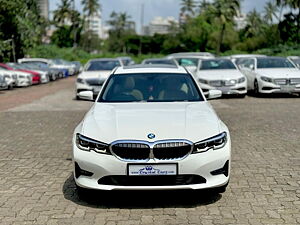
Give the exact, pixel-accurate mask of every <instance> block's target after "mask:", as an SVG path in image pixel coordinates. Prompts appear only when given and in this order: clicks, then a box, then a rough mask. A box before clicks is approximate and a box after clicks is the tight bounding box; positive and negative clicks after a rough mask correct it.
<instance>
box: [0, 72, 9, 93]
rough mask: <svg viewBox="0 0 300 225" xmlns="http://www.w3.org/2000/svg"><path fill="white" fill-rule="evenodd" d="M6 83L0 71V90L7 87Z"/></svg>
mask: <svg viewBox="0 0 300 225" xmlns="http://www.w3.org/2000/svg"><path fill="white" fill-rule="evenodd" d="M7 87H8V86H7V83H6V80H5V78H4V76H3V75H2V74H1V73H0V90H5V89H7Z"/></svg>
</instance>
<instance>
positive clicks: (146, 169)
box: [128, 164, 177, 176]
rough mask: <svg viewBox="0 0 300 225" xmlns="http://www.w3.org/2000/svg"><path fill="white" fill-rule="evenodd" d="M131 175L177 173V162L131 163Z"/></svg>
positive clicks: (129, 171) (129, 166)
mask: <svg viewBox="0 0 300 225" xmlns="http://www.w3.org/2000/svg"><path fill="white" fill-rule="evenodd" d="M128 175H129V176H149V175H177V164H143V165H141V164H130V165H128Z"/></svg>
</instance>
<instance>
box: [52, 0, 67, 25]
mask: <svg viewBox="0 0 300 225" xmlns="http://www.w3.org/2000/svg"><path fill="white" fill-rule="evenodd" d="M71 19H72V8H71V1H70V0H61V4H60V5H58V8H57V9H56V10H54V12H53V21H54V22H55V23H56V25H57V26H64V25H66V23H67V22H70V21H71Z"/></svg>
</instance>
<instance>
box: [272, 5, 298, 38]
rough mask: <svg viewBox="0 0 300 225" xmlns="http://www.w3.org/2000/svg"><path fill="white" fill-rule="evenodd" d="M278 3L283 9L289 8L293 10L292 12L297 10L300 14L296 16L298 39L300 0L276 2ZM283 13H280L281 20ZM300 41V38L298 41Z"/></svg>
mask: <svg viewBox="0 0 300 225" xmlns="http://www.w3.org/2000/svg"><path fill="white" fill-rule="evenodd" d="M276 3H277V5H278V6H281V9H283V7H286V6H289V7H290V8H291V11H292V10H293V9H294V10H297V9H298V14H297V15H296V17H297V30H298V34H299V35H298V37H300V0H276ZM281 13H282V10H281V12H280V19H281ZM298 40H299V41H300V38H299V39H298Z"/></svg>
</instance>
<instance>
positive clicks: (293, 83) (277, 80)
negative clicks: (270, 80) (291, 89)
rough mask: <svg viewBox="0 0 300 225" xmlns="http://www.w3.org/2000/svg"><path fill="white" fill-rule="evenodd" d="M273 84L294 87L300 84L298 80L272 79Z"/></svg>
mask: <svg viewBox="0 0 300 225" xmlns="http://www.w3.org/2000/svg"><path fill="white" fill-rule="evenodd" d="M274 82H275V84H277V85H288V84H290V85H296V84H300V78H290V79H285V78H282V79H274Z"/></svg>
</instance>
